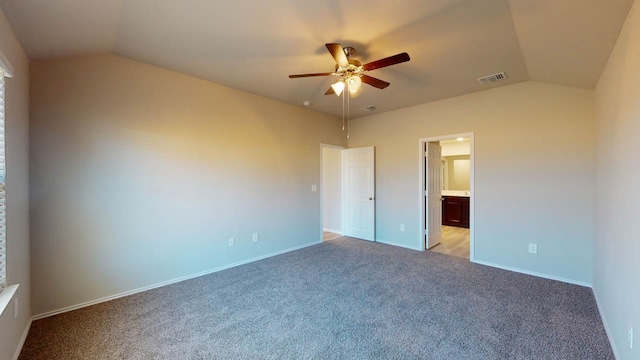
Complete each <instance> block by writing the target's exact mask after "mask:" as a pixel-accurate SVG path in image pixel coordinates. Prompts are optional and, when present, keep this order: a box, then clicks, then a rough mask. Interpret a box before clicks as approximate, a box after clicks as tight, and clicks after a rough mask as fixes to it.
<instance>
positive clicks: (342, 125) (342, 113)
mask: <svg viewBox="0 0 640 360" xmlns="http://www.w3.org/2000/svg"><path fill="white" fill-rule="evenodd" d="M342 131H344V93H343V95H342Z"/></svg>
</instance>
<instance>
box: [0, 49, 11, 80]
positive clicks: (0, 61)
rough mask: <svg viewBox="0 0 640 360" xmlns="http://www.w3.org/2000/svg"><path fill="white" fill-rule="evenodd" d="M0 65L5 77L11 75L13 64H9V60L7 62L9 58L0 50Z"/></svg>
mask: <svg viewBox="0 0 640 360" xmlns="http://www.w3.org/2000/svg"><path fill="white" fill-rule="evenodd" d="M0 67H1V68H2V71H4V75H5V76H6V77H10V78H11V77H13V66H11V62H9V59H7V58H6V57H5V56H4V55H3V54H2V52H0Z"/></svg>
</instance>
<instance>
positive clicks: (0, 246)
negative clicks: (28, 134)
mask: <svg viewBox="0 0 640 360" xmlns="http://www.w3.org/2000/svg"><path fill="white" fill-rule="evenodd" d="M4 77H5V73H4V72H3V71H2V68H0V290H2V289H3V288H4V287H6V286H7V231H6V229H7V220H6V218H7V216H6V214H7V212H6V209H7V206H6V204H7V202H6V195H5V189H6V186H5V159H4V109H5V108H4Z"/></svg>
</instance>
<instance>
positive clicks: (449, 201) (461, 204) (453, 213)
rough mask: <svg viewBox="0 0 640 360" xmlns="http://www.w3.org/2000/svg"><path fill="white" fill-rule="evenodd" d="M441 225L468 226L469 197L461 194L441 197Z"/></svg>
mask: <svg viewBox="0 0 640 360" xmlns="http://www.w3.org/2000/svg"><path fill="white" fill-rule="evenodd" d="M442 225H449V226H457V227H464V228H468V227H469V198H468V197H463V196H443V197H442Z"/></svg>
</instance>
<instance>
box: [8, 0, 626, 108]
mask: <svg viewBox="0 0 640 360" xmlns="http://www.w3.org/2000/svg"><path fill="white" fill-rule="evenodd" d="M632 3H633V0H606V1H605V0H429V1H424V0H396V1H388V0H349V1H345V0H305V1H301V0H273V1H264V0H216V1H211V0H181V1H174V0H108V1H105V0H54V1H42V0H20V1H15V0H0V8H1V9H2V11H3V12H4V13H5V15H6V17H7V18H8V20H9V22H10V23H11V26H12V28H13V30H14V31H15V33H16V36H17V37H18V39H19V41H20V42H21V43H22V45H23V47H24V49H25V51H26V53H27V55H28V56H29V57H30V58H31V59H49V58H56V57H63V56H74V55H87V54H100V53H113V54H117V55H121V56H124V57H127V58H131V59H134V60H139V61H142V62H145V63H149V64H152V65H157V66H160V67H164V68H167V69H171V70H175V71H178V72H181V73H185V74H189V75H193V76H196V77H199V78H202V79H206V80H210V81H213V82H216V83H219V84H222V85H225V86H229V87H232V88H236V89H239V90H243V91H247V92H250V93H254V94H258V95H263V96H266V97H270V98H273V99H276V100H280V101H283V102H287V103H290V104H294V105H299V106H302V102H303V101H305V100H308V101H311V106H310V108H311V109H313V110H316V111H320V112H323V113H326V114H330V115H334V116H338V117H340V116H342V99H341V98H339V97H337V96H335V95H324V93H325V91H326V90H327V89H328V88H329V86H330V84H331V83H332V82H335V80H336V78H335V77H313V78H302V79H289V78H288V77H287V75H289V74H299V73H310V72H331V71H333V70H334V64H335V62H334V60H333V58H332V57H331V55H330V54H329V52H328V51H327V50H326V48H325V46H324V44H325V43H329V42H338V43H341V44H342V45H343V46H352V47H354V48H355V49H356V54H355V55H354V57H355V58H357V59H359V60H361V61H362V62H363V63H365V62H369V61H373V60H377V59H380V58H384V57H387V56H390V55H394V54H397V53H400V52H405V51H406V52H408V53H409V55H410V56H411V61H410V62H406V63H402V64H398V65H394V66H390V67H386V68H382V69H378V70H374V71H371V72H370V73H368V74H369V75H371V76H374V77H376V78H379V79H382V80H385V81H388V82H390V83H391V86H389V87H388V88H386V89H384V90H379V89H376V88H373V87H369V86H366V85H365V89H364V92H363V93H362V95H361V96H359V97H357V98H354V99H352V100H351V104H350V107H351V117H352V118H355V117H360V116H365V115H369V114H372V113H371V112H365V111H363V110H360V109H359V108H361V107H364V106H368V105H375V106H376V107H377V108H378V110H376V111H377V112H381V111H389V110H394V109H398V108H403V107H409V106H413V105H417V104H421V103H426V102H430V101H434V100H439V99H444V98H448V97H453V96H458V95H463V94H468V93H472V92H476V91H481V90H485V89H489V88H492V87H497V86H504V85H508V84H513V83H516V82H520V81H525V80H536V81H544V82H549V83H554V84H560V85H568V86H574V87H580V88H586V89H592V88H593V87H594V86H595V84H596V83H597V81H598V78H599V76H600V73H601V71H602V69H603V67H604V65H605V63H606V61H607V59H608V57H609V54H610V52H611V50H612V48H613V46H614V44H615V41H616V39H617V37H618V34H619V32H620V29H621V27H622V24H623V23H624V20H625V18H626V15H627V13H628V11H629V9H630V7H631V5H632ZM498 72H505V73H506V74H507V79H506V80H503V81H501V82H496V83H491V84H485V85H483V84H480V83H479V82H478V80H477V78H479V77H482V76H485V75H491V74H494V73H498ZM169 86H170V84H169Z"/></svg>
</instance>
